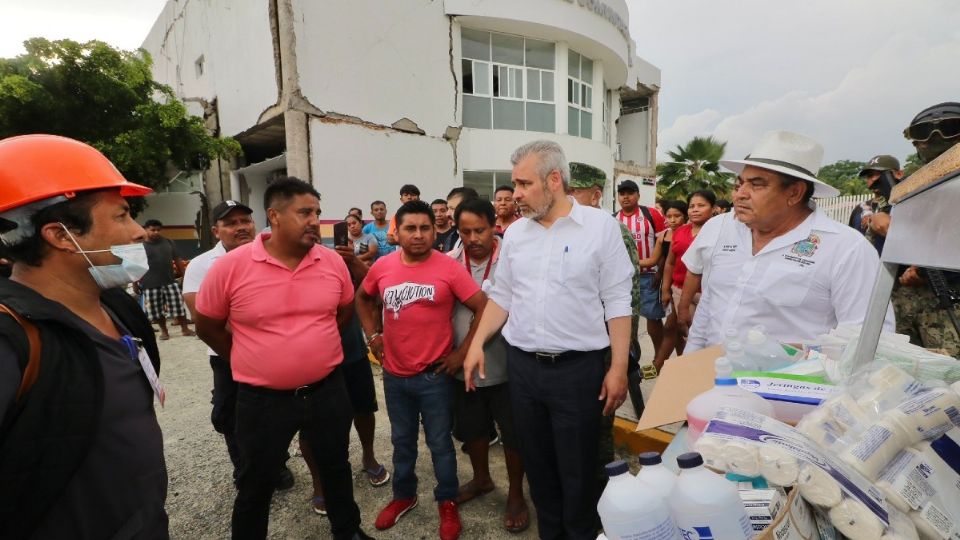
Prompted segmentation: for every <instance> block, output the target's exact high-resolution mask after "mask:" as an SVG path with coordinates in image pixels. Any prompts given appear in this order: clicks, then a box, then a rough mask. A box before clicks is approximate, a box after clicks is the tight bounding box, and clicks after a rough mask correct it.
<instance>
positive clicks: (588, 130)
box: [580, 111, 593, 139]
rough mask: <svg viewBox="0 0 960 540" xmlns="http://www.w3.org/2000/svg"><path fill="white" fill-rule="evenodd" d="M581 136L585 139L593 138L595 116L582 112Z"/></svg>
mask: <svg viewBox="0 0 960 540" xmlns="http://www.w3.org/2000/svg"><path fill="white" fill-rule="evenodd" d="M580 136H581V137H583V138H584V139H592V138H593V114H592V113H588V112H586V111H580Z"/></svg>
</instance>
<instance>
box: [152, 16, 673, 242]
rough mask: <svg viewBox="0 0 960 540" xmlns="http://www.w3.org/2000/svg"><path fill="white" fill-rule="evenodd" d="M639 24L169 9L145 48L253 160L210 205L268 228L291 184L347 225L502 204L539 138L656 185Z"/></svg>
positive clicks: (211, 196)
mask: <svg viewBox="0 0 960 540" xmlns="http://www.w3.org/2000/svg"><path fill="white" fill-rule="evenodd" d="M628 23H629V13H628V10H627V6H626V2H625V1H624V0H523V1H522V2H517V1H515V0H433V1H431V0H391V1H389V2H384V1H382V0H331V1H324V2H314V1H309V0H243V1H239V2H238V1H236V0H169V1H168V2H167V4H166V6H165V7H164V9H163V12H162V13H161V14H160V16H159V18H158V19H157V21H156V22H155V23H154V25H153V28H152V29H151V31H150V33H149V35H148V36H147V38H146V39H145V41H144V43H143V48H144V49H145V50H146V51H148V52H149V53H150V54H151V56H152V57H153V62H154V64H153V74H154V78H155V79H156V80H157V81H159V82H161V83H164V84H167V85H169V86H171V87H172V88H173V89H174V92H175V93H176V94H177V95H178V96H179V97H180V98H181V99H183V100H184V101H185V102H187V103H188V104H189V105H190V106H191V108H192V110H193V111H194V112H195V113H196V114H202V115H203V116H204V117H205V119H206V122H207V125H208V127H210V129H211V130H212V131H214V132H215V133H217V134H219V135H223V136H230V137H234V138H236V139H237V140H238V141H239V142H240V144H241V145H242V146H243V149H244V155H243V157H241V158H239V159H237V160H234V161H233V162H229V163H228V162H224V163H218V164H215V165H214V166H213V167H211V169H210V170H209V171H207V172H206V173H205V175H204V182H203V184H204V191H205V192H206V197H207V200H208V201H209V204H210V205H213V204H216V203H217V202H218V201H219V200H221V199H223V198H228V197H229V198H235V199H240V200H243V201H244V202H246V203H248V204H249V205H250V206H251V207H253V208H254V209H256V212H257V213H256V214H255V217H256V219H257V223H258V225H259V226H263V223H264V216H263V211H262V198H263V193H264V190H265V189H266V186H267V185H268V184H269V182H270V181H271V180H272V179H274V178H276V177H278V176H280V175H283V174H289V175H292V176H297V177H300V178H302V179H305V180H309V181H310V182H311V183H312V184H313V185H314V186H316V187H317V189H318V191H320V193H321V194H322V197H323V202H322V206H323V214H324V215H323V218H324V219H325V220H331V221H336V220H339V218H340V217H341V216H343V215H345V214H346V212H347V210H348V209H349V208H350V207H352V206H358V207H361V208H363V209H364V212H365V213H367V212H368V211H369V203H370V202H371V201H372V200H373V199H383V200H385V201H387V204H388V207H389V208H390V209H391V211H392V210H394V209H395V208H396V205H397V203H398V198H399V188H400V186H401V185H403V184H407V183H413V184H416V185H417V186H419V187H420V190H421V192H422V194H423V198H424V199H428V200H429V199H433V198H437V197H445V196H446V193H447V192H448V191H449V190H450V189H452V188H453V187H456V186H461V185H466V186H470V187H473V188H475V189H477V190H478V191H480V192H481V193H483V194H486V195H492V192H493V190H494V187H495V186H496V185H500V184H507V183H509V181H510V172H509V171H510V162H509V156H510V153H511V151H512V150H513V149H514V148H516V147H517V146H520V145H521V144H523V143H525V142H528V141H530V140H532V139H535V138H547V139H553V140H556V141H558V142H559V143H560V144H561V145H562V146H563V147H564V148H565V150H566V152H567V155H568V158H569V159H570V160H572V161H582V162H585V163H589V164H592V165H595V166H597V167H599V168H601V169H603V170H604V171H606V172H607V173H608V177H609V178H617V179H618V180H620V179H623V177H625V176H629V177H631V178H634V179H635V180H638V182H637V183H638V184H642V183H646V184H652V182H651V181H647V182H642V181H641V180H643V179H644V178H652V177H653V174H654V173H653V169H654V166H655V154H656V130H657V121H656V120H657V96H658V91H659V86H660V72H659V70H658V69H657V68H656V67H654V66H652V65H651V64H649V63H648V62H645V61H644V60H642V59H640V58H639V57H638V56H637V55H636V53H635V51H634V48H635V45H634V42H633V41H632V40H631V38H630V34H629V30H628V28H629V25H628ZM612 184H613V182H608V188H607V191H608V193H607V196H606V197H605V201H606V204H610V203H611V201H612V199H613V197H612V196H611V195H612ZM645 189H647V190H648V192H647V193H644V198H645V199H648V202H650V203H652V198H653V195H652V194H653V187H652V186H650V187H645Z"/></svg>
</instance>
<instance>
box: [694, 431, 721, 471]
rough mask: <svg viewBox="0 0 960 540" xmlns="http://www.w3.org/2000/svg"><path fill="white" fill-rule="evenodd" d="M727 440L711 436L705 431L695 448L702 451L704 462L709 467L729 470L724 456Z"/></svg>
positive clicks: (717, 469)
mask: <svg viewBox="0 0 960 540" xmlns="http://www.w3.org/2000/svg"><path fill="white" fill-rule="evenodd" d="M726 444H727V442H726V441H723V440H720V439H718V438H716V437H712V436H710V434H709V433H704V434H703V435H701V436H700V438H699V439H697V442H696V444H694V445H693V447H694V449H695V450H696V451H697V452H699V453H700V457H702V458H703V464H704V465H706V466H707V467H709V468H711V469H713V470H715V471H720V472H724V473H725V472H727V462H726V460H725V459H724V457H723V447H724V446H725V445H726Z"/></svg>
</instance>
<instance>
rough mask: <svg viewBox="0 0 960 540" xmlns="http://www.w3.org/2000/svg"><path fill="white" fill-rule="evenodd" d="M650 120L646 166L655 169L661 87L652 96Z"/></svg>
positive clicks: (648, 112)
mask: <svg viewBox="0 0 960 540" xmlns="http://www.w3.org/2000/svg"><path fill="white" fill-rule="evenodd" d="M647 114H648V116H647V118H649V121H650V132H649V135H647V162H646V164H645V165H646V166H647V167H650V168H651V169H655V168H656V166H657V129H658V119H659V118H660V89H659V88H658V89H657V90H656V91H655V92H654V93H653V95H651V96H650V110H649V111H647Z"/></svg>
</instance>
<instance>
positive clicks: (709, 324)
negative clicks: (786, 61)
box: [678, 131, 893, 353]
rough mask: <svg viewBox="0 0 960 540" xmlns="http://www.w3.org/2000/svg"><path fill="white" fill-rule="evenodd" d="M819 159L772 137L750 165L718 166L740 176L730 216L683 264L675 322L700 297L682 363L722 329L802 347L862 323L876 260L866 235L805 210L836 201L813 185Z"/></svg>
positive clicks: (805, 141) (814, 146) (804, 145)
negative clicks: (759, 332) (756, 329)
mask: <svg viewBox="0 0 960 540" xmlns="http://www.w3.org/2000/svg"><path fill="white" fill-rule="evenodd" d="M822 158H823V147H822V146H821V145H820V144H819V143H818V142H816V141H814V140H813V139H810V138H809V137H805V136H803V135H799V134H796V133H791V132H789V131H773V132H770V133H767V134H766V135H764V137H763V138H762V139H761V140H760V142H759V143H758V144H757V146H756V147H755V149H754V151H753V152H752V153H751V154H750V155H748V156H747V157H746V158H744V159H742V160H734V161H721V162H720V164H721V165H723V166H724V167H726V168H728V169H730V170H731V171H733V172H735V173H737V175H738V176H737V180H736V191H735V192H734V196H733V200H734V214H729V213H728V214H721V215H720V216H717V217H715V218H713V219H711V220H710V221H708V222H707V223H706V224H705V225H704V226H703V228H702V229H701V230H700V234H698V235H697V237H696V239H694V242H693V244H692V245H691V246H690V248H689V249H688V250H687V252H686V253H685V254H684V256H683V262H684V264H686V265H687V269H688V274H687V280H686V282H685V283H684V292H683V296H682V298H681V301H680V305H679V306H678V313H679V315H680V317H682V318H685V319H689V316H688V315H687V314H688V313H689V309H688V308H689V300H690V298H692V296H693V294H694V293H695V292H696V291H697V289H698V288H699V286H700V285H702V292H703V294H702V296H701V298H700V302H699V304H697V310H696V315H695V316H694V318H693V325H692V327H691V328H690V336H689V338H688V339H687V347H686V349H684V352H685V353H689V352H693V351H696V350H699V349H702V348H704V347H708V346H710V345H715V344H717V343H720V342H721V341H722V340H723V338H724V336H725V333H726V332H727V330H728V329H734V330H736V331H738V332H740V333H741V334H742V333H743V332H744V331H745V330H747V329H749V328H751V327H753V326H755V325H758V324H761V325H763V326H764V327H765V329H766V332H767V333H768V334H769V335H770V336H772V337H773V338H775V339H778V340H780V341H782V342H799V341H804V340H810V339H815V338H816V337H817V336H818V335H820V334H824V333H827V332H829V331H830V330H832V329H833V328H835V327H836V326H837V325H838V324H853V325H858V324H862V323H863V318H864V316H865V315H866V313H867V304H868V303H869V302H870V295H871V292H872V290H873V284H874V281H875V279H876V277H877V271H878V269H879V267H880V260H879V257H878V256H877V251H876V250H875V249H874V248H873V247H872V246H871V245H870V243H869V242H868V241H867V240H866V239H864V237H863V235H861V234H859V233H858V232H857V231H855V230H853V229H851V228H850V227H847V226H845V225H844V224H842V223H839V222H836V221H834V220H833V219H831V218H829V217H828V216H827V215H826V214H824V213H823V212H821V211H820V210H819V209H817V207H816V205H815V204H813V203H812V202H811V199H812V198H813V197H818V198H823V197H836V196H837V195H839V194H840V193H839V192H838V191H837V190H836V189H835V188H833V187H832V186H830V185H828V184H825V183H824V182H822V181H820V180H818V179H817V178H816V174H817V172H818V171H819V169H820V164H821V160H822ZM734 216H735V217H734ZM701 276H703V278H702V281H701V279H700V278H701ZM885 329H888V330H893V311H892V310H889V311H888V312H887V320H886V323H885Z"/></svg>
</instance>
